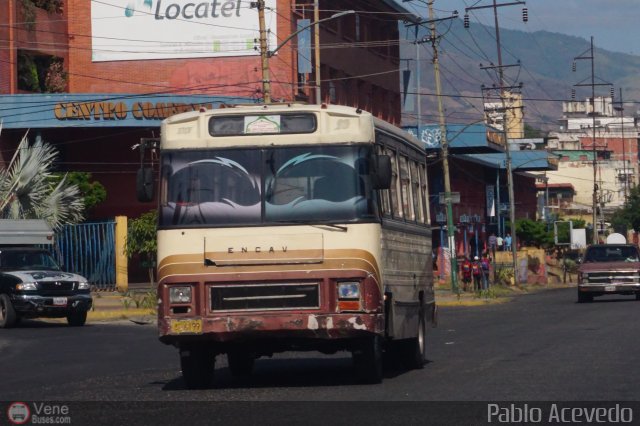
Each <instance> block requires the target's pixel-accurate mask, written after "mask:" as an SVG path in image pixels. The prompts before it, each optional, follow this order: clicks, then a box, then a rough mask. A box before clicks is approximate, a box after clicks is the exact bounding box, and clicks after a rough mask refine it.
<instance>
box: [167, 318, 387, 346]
mask: <svg viewBox="0 0 640 426" xmlns="http://www.w3.org/2000/svg"><path fill="white" fill-rule="evenodd" d="M181 320H183V319H182V318H172V317H163V318H159V319H158V326H159V332H160V340H161V341H162V342H164V343H169V344H171V343H174V342H177V341H178V340H183V339H188V340H207V341H213V342H221V343H222V342H232V341H246V340H254V339H262V338H310V339H343V338H351V337H358V336H365V335H371V334H382V333H383V332H384V314H382V313H337V314H322V313H316V314H314V313H287V314H283V313H278V314H246V315H238V314H234V315H221V316H218V317H214V318H207V317H198V318H194V317H190V318H189V319H188V320H189V321H201V326H202V328H201V331H196V332H193V331H188V332H174V331H172V327H171V324H172V322H173V321H181Z"/></svg>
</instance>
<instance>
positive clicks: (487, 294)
mask: <svg viewBox="0 0 640 426" xmlns="http://www.w3.org/2000/svg"><path fill="white" fill-rule="evenodd" d="M574 286H575V284H546V285H540V284H526V285H521V286H511V287H504V286H491V287H489V289H488V290H484V291H483V292H481V293H478V292H474V291H467V292H463V291H460V293H459V294H456V293H454V292H453V291H452V289H451V288H450V287H449V288H447V287H443V286H436V289H435V298H436V304H437V305H438V306H486V305H493V304H497V303H506V302H509V301H510V300H512V299H513V298H514V297H517V296H520V295H523V294H531V293H537V292H539V291H545V290H550V289H556V288H568V287H574Z"/></svg>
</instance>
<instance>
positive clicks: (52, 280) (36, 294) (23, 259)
mask: <svg viewBox="0 0 640 426" xmlns="http://www.w3.org/2000/svg"><path fill="white" fill-rule="evenodd" d="M52 243H53V232H52V231H51V229H50V228H49V227H48V225H47V224H46V223H45V222H44V221H38V220H0V328H9V327H13V326H14V325H16V323H18V322H19V321H20V319H22V318H36V317H48V318H66V319H67V322H68V323H69V325H71V326H81V325H84V323H85V322H86V320H87V311H89V310H90V309H91V305H92V302H93V299H92V297H91V291H90V285H89V283H88V282H87V279H86V278H84V277H83V276H81V275H78V274H74V273H70V272H64V271H63V270H62V269H61V268H60V266H58V264H57V262H56V261H55V260H54V259H53V257H52V256H51V254H50V253H49V250H48V249H46V248H44V247H46V245H51V244H52Z"/></svg>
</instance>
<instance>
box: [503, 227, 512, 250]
mask: <svg viewBox="0 0 640 426" xmlns="http://www.w3.org/2000/svg"><path fill="white" fill-rule="evenodd" d="M509 250H511V234H510V233H508V232H507V236H506V237H504V251H509Z"/></svg>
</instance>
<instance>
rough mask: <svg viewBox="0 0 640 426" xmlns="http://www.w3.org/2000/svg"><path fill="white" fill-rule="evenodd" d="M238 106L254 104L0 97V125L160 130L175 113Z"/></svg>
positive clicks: (167, 97)
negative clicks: (163, 122)
mask: <svg viewBox="0 0 640 426" xmlns="http://www.w3.org/2000/svg"><path fill="white" fill-rule="evenodd" d="M238 103H255V100H254V99H250V98H232V97H225V96H207V95H199V96H194V95H176V94H172V93H171V94H154V95H145V94H140V93H138V94H127V93H93V94H89V93H83V94H63V93H49V94H30V95H2V96H0V121H1V122H2V127H3V128H5V129H46V128H60V127H160V123H161V122H162V120H163V119H165V118H166V117H169V116H170V115H173V114H177V113H179V112H186V111H198V110H199V109H200V108H207V109H209V108H217V107H218V106H220V104H238Z"/></svg>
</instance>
